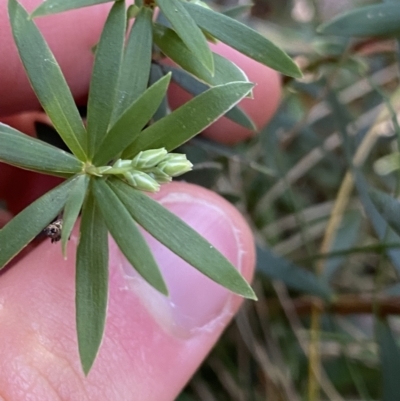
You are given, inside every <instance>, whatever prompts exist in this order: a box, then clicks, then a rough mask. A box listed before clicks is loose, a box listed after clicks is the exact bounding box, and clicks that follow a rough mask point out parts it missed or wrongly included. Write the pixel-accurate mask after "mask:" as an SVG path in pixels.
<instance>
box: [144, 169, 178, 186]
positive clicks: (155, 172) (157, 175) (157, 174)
mask: <svg viewBox="0 0 400 401" xmlns="http://www.w3.org/2000/svg"><path fill="white" fill-rule="evenodd" d="M148 174H149V175H150V176H151V177H153V178H154V179H155V180H156V181H157V182H159V183H160V184H165V183H167V182H171V181H172V177H170V176H169V175H168V174H166V173H164V172H163V171H161V170H160V169H159V168H158V167H154V168H152V169H151V171H150V172H148Z"/></svg>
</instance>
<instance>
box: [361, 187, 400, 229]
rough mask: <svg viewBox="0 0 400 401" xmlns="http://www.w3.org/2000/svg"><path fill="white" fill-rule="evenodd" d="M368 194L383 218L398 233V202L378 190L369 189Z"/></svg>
mask: <svg viewBox="0 0 400 401" xmlns="http://www.w3.org/2000/svg"><path fill="white" fill-rule="evenodd" d="M369 195H370V197H371V200H372V202H373V204H374V205H375V207H376V208H377V209H378V211H379V213H380V214H381V216H382V217H383V219H384V220H385V221H386V222H387V223H388V224H389V226H390V227H392V228H393V230H394V231H396V233H397V234H398V235H400V220H399V216H400V202H399V201H398V200H397V199H395V198H393V197H392V196H390V195H388V194H385V193H384V192H381V191H378V190H370V193H369Z"/></svg>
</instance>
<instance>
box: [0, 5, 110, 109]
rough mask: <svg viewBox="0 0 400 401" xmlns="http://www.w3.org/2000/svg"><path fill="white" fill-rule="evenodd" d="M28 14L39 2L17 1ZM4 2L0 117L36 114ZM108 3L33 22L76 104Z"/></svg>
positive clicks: (82, 92)
mask: <svg viewBox="0 0 400 401" xmlns="http://www.w3.org/2000/svg"><path fill="white" fill-rule="evenodd" d="M19 2H20V3H21V4H22V5H23V6H24V7H25V8H26V9H27V11H28V12H31V11H33V10H34V9H35V8H36V7H37V6H38V5H39V4H41V3H42V0H19ZM7 3H8V1H6V0H2V1H1V2H0V26H1V35H0V48H1V54H2V57H1V58H0V88H1V89H0V91H1V92H0V93H1V96H0V117H1V116H7V115H11V114H14V113H17V112H21V111H26V110H38V109H39V107H40V106H39V102H38V100H37V99H36V96H35V94H34V93H33V91H32V89H31V87H30V85H29V82H28V79H27V77H26V74H25V71H24V69H23V66H22V63H21V61H20V59H19V56H18V52H17V48H16V46H15V43H14V40H13V37H12V33H11V27H10V23H9V20H8V11H7ZM111 5H112V4H111V3H105V4H101V5H97V6H93V7H86V8H82V9H78V10H73V11H68V12H65V13H61V14H56V15H52V16H47V17H41V18H37V19H35V23H36V24H37V25H38V27H39V29H40V31H41V32H42V33H43V36H44V37H45V39H46V41H47V43H48V44H49V46H50V49H51V50H52V51H53V53H54V55H55V57H56V59H57V61H58V63H59V64H60V66H61V69H62V71H63V73H64V75H65V77H66V79H67V82H68V84H69V86H70V88H71V91H72V93H73V94H74V97H75V99H76V100H77V101H78V102H82V101H84V99H86V97H87V92H88V85H89V79H90V74H91V70H92V63H93V54H92V48H93V46H94V45H95V44H96V43H97V41H98V39H99V37H100V32H101V29H102V28H103V25H104V22H105V20H106V17H107V12H108V10H109V9H110V7H111Z"/></svg>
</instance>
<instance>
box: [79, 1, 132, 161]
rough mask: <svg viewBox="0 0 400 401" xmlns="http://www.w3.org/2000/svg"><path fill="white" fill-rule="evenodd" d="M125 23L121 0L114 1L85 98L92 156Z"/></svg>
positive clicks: (106, 120) (109, 103)
mask: <svg viewBox="0 0 400 401" xmlns="http://www.w3.org/2000/svg"><path fill="white" fill-rule="evenodd" d="M125 27H126V11H125V1H124V0H120V1H117V2H115V4H114V5H113V7H112V9H111V11H110V14H109V15H108V18H107V21H106V24H105V26H104V29H103V33H102V34H101V38H100V42H99V44H98V45H97V49H96V58H95V62H94V66H93V73H92V79H91V81H90V91H89V100H88V113H87V129H88V132H89V156H90V157H91V158H92V157H93V155H94V154H95V151H96V149H97V148H98V146H99V144H100V143H101V141H102V139H103V138H104V135H105V134H106V132H107V129H108V127H109V124H110V120H111V115H112V112H113V105H114V101H115V99H116V94H117V85H118V77H119V72H120V68H121V64H122V54H123V50H124V40H125Z"/></svg>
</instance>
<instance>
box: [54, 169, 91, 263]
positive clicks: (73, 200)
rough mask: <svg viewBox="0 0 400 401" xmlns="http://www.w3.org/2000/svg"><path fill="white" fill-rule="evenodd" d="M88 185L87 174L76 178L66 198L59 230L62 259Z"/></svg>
mask: <svg viewBox="0 0 400 401" xmlns="http://www.w3.org/2000/svg"><path fill="white" fill-rule="evenodd" d="M88 184H89V177H88V176H87V174H82V175H80V176H78V178H77V179H76V180H75V185H74V186H73V187H72V189H71V192H70V194H69V196H68V199H67V202H66V204H65V207H64V212H63V216H62V217H63V223H62V230H61V247H62V251H63V255H64V257H65V256H66V253H67V242H68V240H69V237H70V235H71V232H72V229H73V227H74V224H75V222H76V220H77V218H78V216H79V212H80V211H81V208H82V205H83V201H84V200H85V195H86V191H87V188H88Z"/></svg>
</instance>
